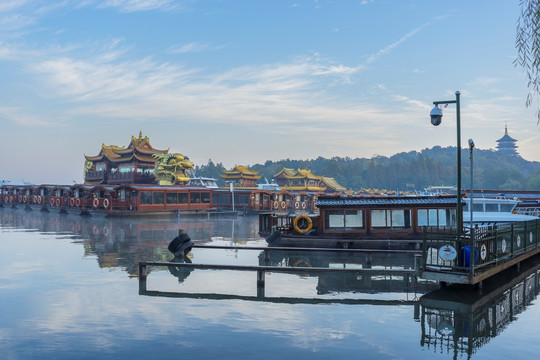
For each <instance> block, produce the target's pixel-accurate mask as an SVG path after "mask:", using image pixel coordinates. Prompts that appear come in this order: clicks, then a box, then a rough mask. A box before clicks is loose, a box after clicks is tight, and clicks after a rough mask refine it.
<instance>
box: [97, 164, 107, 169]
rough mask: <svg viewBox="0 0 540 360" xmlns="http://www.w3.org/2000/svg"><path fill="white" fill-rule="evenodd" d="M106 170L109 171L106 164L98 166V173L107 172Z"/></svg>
mask: <svg viewBox="0 0 540 360" xmlns="http://www.w3.org/2000/svg"><path fill="white" fill-rule="evenodd" d="M105 170H107V164H105V163H99V164H96V171H105Z"/></svg>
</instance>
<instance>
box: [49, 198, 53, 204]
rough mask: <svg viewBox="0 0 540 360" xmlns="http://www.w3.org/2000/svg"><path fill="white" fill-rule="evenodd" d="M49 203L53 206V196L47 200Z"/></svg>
mask: <svg viewBox="0 0 540 360" xmlns="http://www.w3.org/2000/svg"><path fill="white" fill-rule="evenodd" d="M49 204H50V205H51V206H54V199H53V198H51V200H49Z"/></svg>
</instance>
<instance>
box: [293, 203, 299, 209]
mask: <svg viewBox="0 0 540 360" xmlns="http://www.w3.org/2000/svg"><path fill="white" fill-rule="evenodd" d="M294 208H295V209H300V203H299V202H298V201H297V202H295V203H294Z"/></svg>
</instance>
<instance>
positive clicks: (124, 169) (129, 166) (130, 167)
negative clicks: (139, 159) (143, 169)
mask: <svg viewBox="0 0 540 360" xmlns="http://www.w3.org/2000/svg"><path fill="white" fill-rule="evenodd" d="M134 171H135V165H134V164H126V165H120V166H119V167H118V172H119V173H120V174H125V173H130V172H134Z"/></svg>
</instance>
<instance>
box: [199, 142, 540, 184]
mask: <svg viewBox="0 0 540 360" xmlns="http://www.w3.org/2000/svg"><path fill="white" fill-rule="evenodd" d="M456 157H457V153H456V147H446V148H442V147H440V146H436V147H433V148H431V149H424V150H422V151H419V152H418V151H409V152H402V153H398V154H395V155H393V156H391V157H385V156H374V157H372V158H369V159H368V158H355V159H352V158H349V157H343V158H342V157H332V158H329V159H328V158H323V157H318V158H316V159H313V160H292V159H284V160H279V161H271V160H268V161H266V162H265V163H264V164H254V165H251V166H249V165H247V166H248V168H249V169H250V170H254V171H258V172H259V175H261V181H260V182H261V183H263V182H265V179H268V181H271V179H272V177H273V176H274V175H275V174H277V173H279V172H280V171H281V169H283V168H284V167H285V168H291V169H294V170H297V169H308V170H310V171H311V172H312V173H313V174H315V175H322V176H326V177H332V178H334V179H335V180H336V181H337V182H338V183H339V184H341V185H342V186H344V187H346V188H347V189H350V190H353V191H359V190H361V189H386V190H394V191H401V192H404V191H423V190H424V188H426V187H428V186H455V185H456V168H457V166H456V162H457V161H456ZM461 165H462V180H461V181H462V187H463V188H466V189H467V188H470V179H471V178H470V175H471V166H470V154H469V149H462V154H461ZM224 170H230V169H225V167H224V166H223V164H222V163H217V164H216V163H214V162H213V161H212V160H208V163H207V164H206V165H200V166H198V165H197V166H196V167H195V169H194V176H202V177H212V178H216V179H218V184H219V185H220V186H225V183H224V181H223V179H222V178H221V177H220V175H221V174H222V173H223V171H224ZM473 175H474V179H473V188H474V189H483V190H540V162H537V161H527V160H525V159H523V158H522V157H520V156H516V155H507V154H501V153H499V152H497V151H494V150H481V149H475V150H474V153H473Z"/></svg>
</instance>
